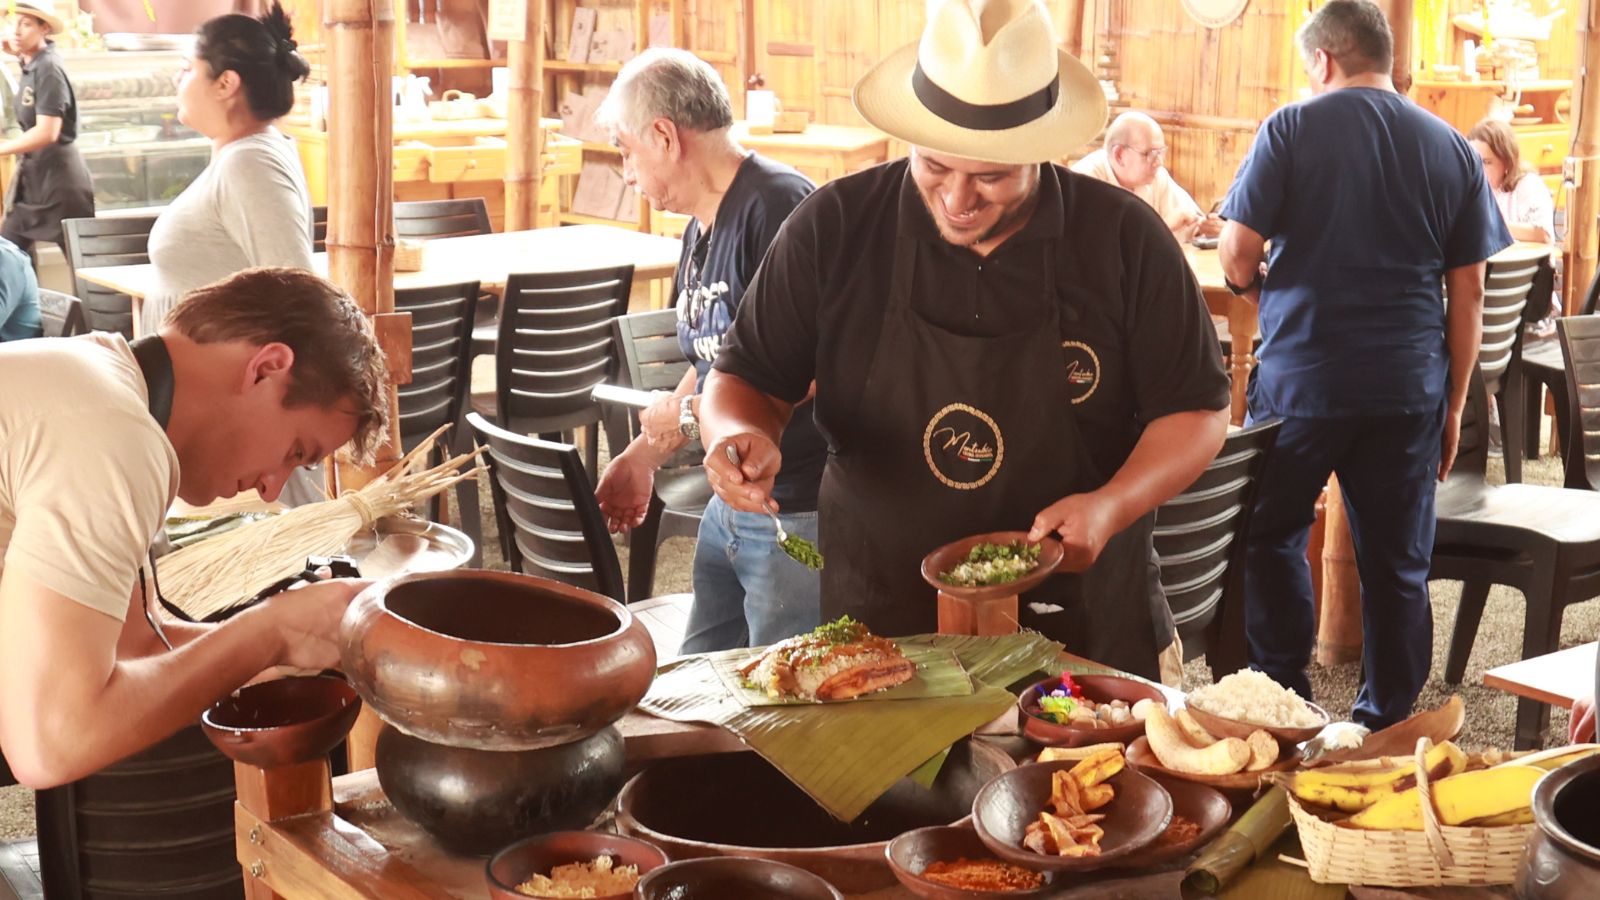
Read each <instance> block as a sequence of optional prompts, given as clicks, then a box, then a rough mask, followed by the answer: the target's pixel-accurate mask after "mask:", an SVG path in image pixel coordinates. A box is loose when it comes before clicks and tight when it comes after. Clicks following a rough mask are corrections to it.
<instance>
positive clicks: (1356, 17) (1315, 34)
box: [1295, 0, 1394, 75]
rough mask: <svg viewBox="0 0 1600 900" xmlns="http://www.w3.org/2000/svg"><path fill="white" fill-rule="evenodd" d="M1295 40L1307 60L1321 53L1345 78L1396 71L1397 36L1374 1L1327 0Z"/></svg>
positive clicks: (1303, 26) (1302, 27) (1301, 27)
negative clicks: (1337, 66)
mask: <svg viewBox="0 0 1600 900" xmlns="http://www.w3.org/2000/svg"><path fill="white" fill-rule="evenodd" d="M1295 39H1296V41H1297V42H1298V43H1299V45H1300V53H1301V55H1302V56H1304V57H1305V58H1306V59H1307V60H1310V59H1311V58H1312V56H1313V55H1314V54H1315V52H1316V51H1318V50H1321V51H1323V52H1324V53H1326V54H1328V55H1329V56H1331V57H1333V61H1334V62H1336V63H1338V64H1339V70H1340V71H1341V72H1343V73H1344V74H1346V75H1361V74H1364V73H1367V72H1378V73H1381V74H1384V75H1387V74H1389V73H1390V72H1391V71H1393V69H1394V33H1393V32H1392V31H1390V30H1389V20H1388V19H1385V18H1384V17H1383V10H1381V9H1379V8H1378V5H1377V4H1376V3H1373V2H1372V0H1328V3H1327V5H1325V6H1323V7H1322V8H1321V9H1319V10H1317V11H1316V12H1315V13H1312V15H1311V18H1310V19H1307V20H1306V23H1305V24H1304V25H1302V26H1300V32H1299V34H1297V35H1295Z"/></svg>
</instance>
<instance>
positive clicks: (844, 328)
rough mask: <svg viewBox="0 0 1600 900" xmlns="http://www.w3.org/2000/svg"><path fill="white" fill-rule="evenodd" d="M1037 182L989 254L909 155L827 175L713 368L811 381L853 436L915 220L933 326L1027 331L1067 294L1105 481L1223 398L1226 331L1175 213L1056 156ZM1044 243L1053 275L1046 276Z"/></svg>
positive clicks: (785, 393) (1068, 345)
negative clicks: (937, 218) (1148, 434)
mask: <svg viewBox="0 0 1600 900" xmlns="http://www.w3.org/2000/svg"><path fill="white" fill-rule="evenodd" d="M1039 182H1040V183H1039V199H1038V204H1037V206H1036V207H1035V209H1034V212H1033V215H1032V217H1031V218H1030V219H1029V221H1028V222H1027V224H1026V225H1024V226H1023V228H1022V229H1021V230H1019V231H1018V232H1017V233H1016V234H1014V235H1012V236H1011V237H1010V238H1008V239H1007V240H1006V241H1005V243H1003V244H1002V245H1001V246H1000V247H998V248H997V249H996V250H995V251H994V252H992V253H990V254H989V256H988V257H981V256H979V255H977V254H976V253H974V252H972V251H971V250H969V249H967V248H964V247H957V246H954V245H952V244H950V243H948V242H947V241H945V240H944V239H943V238H942V237H941V236H940V235H939V231H938V228H937V226H936V225H935V224H934V222H933V218H932V216H931V215H930V214H929V212H928V210H927V207H926V206H925V205H924V204H923V202H922V199H921V196H920V195H919V194H918V193H917V189H916V184H915V183H914V182H913V181H912V179H911V174H910V169H909V161H908V160H905V159H901V160H895V161H893V162H889V163H885V164H883V165H880V166H875V167H873V168H871V169H868V170H866V171H864V172H860V173H857V174H855V175H850V176H847V177H845V178H841V179H838V180H836V181H833V182H830V183H828V184H826V185H824V186H823V187H821V188H819V189H818V190H817V191H816V192H815V193H814V194H812V195H811V196H810V197H809V198H807V199H806V200H805V201H804V202H803V203H801V205H800V206H799V208H797V209H796V210H795V212H794V213H793V214H792V215H791V216H790V217H789V219H788V221H787V222H785V223H784V225H783V228H782V229H781V230H780V231H779V232H778V236H777V238H776V239H775V240H774V241H773V243H772V246H771V248H770V249H769V250H768V252H767V256H766V259H765V260H764V261H763V262H762V264H761V268H760V270H759V271H758V272H757V273H756V277H755V280H754V281H753V282H752V283H751V285H750V287H749V289H748V290H747V291H746V293H745V296H744V299H743V301H742V302H741V303H740V305H739V311H738V314H737V316H736V317H735V320H734V324H733V330H732V331H731V332H730V333H729V337H728V340H727V342H726V344H725V345H724V346H723V348H722V352H721V354H720V355H719V356H718V357H717V362H716V368H718V369H720V370H723V371H726V372H729V373H731V374H733V375H737V376H739V377H741V378H743V379H744V380H746V381H748V382H750V384H752V385H753V386H755V387H756V388H757V389H759V390H761V391H764V392H766V393H768V394H771V395H773V396H775V397H779V398H781V399H783V400H785V401H788V402H796V401H798V400H800V399H801V398H802V397H803V396H804V395H805V393H806V390H807V388H808V386H809V385H810V383H811V381H812V379H813V378H814V379H815V380H816V382H817V399H816V416H817V422H818V425H819V426H820V427H821V428H822V431H823V433H824V434H825V435H827V436H828V437H829V439H830V441H831V442H832V444H833V448H834V450H835V451H845V450H848V449H850V448H844V447H840V446H839V442H838V441H837V440H836V439H835V437H834V436H835V435H837V434H840V433H855V434H860V433H861V432H862V429H861V428H860V427H854V426H857V425H858V423H860V422H863V421H870V419H871V417H872V415H873V411H872V410H868V409H863V408H861V406H862V404H861V398H862V390H863V388H864V386H865V383H866V380H867V374H868V371H869V366H870V365H871V363H872V359H873V356H874V354H875V352H876V350H877V347H878V341H879V338H880V336H881V334H882V330H883V323H884V314H885V311H886V309H887V308H888V303H889V286H890V281H891V276H892V274H893V267H894V250H895V237H896V235H898V234H900V233H902V232H903V233H905V234H907V235H909V236H910V237H911V238H912V239H913V240H914V241H915V242H916V248H917V252H916V260H915V265H914V267H913V288H912V301H911V306H912V310H913V311H914V312H915V313H916V314H917V315H920V316H922V317H923V318H924V319H925V320H926V321H928V322H930V323H932V324H934V325H937V326H939V327H941V328H945V329H948V330H950V331H953V332H957V333H961V334H965V335H972V336H991V335H1000V334H1010V333H1015V332H1017V331H1019V330H1021V329H1024V328H1028V327H1038V326H1039V325H1041V324H1043V322H1045V321H1047V320H1048V319H1047V314H1044V313H1042V312H1041V310H1042V309H1043V308H1044V307H1042V306H1041V303H1040V301H1041V299H1042V298H1045V297H1053V298H1054V299H1055V302H1056V304H1057V308H1058V310H1059V315H1058V320H1059V327H1060V330H1061V340H1062V365H1063V366H1065V367H1068V368H1069V370H1070V371H1071V372H1072V373H1074V377H1073V378H1071V379H1070V384H1071V387H1070V388H1069V389H1070V390H1073V391H1074V392H1076V394H1077V396H1075V397H1074V400H1075V406H1074V411H1075V412H1076V413H1077V415H1078V427H1079V430H1080V431H1081V433H1082V434H1083V435H1084V436H1085V439H1086V440H1087V441H1088V443H1089V448H1088V449H1089V453H1090V456H1091V458H1092V459H1093V460H1094V461H1095V463H1096V464H1097V467H1098V468H1099V470H1100V476H1101V478H1102V479H1108V478H1109V477H1110V476H1111V475H1112V474H1113V473H1115V472H1116V470H1117V469H1119V468H1121V466H1122V464H1123V462H1125V461H1126V460H1127V457H1128V454H1129V453H1130V452H1131V451H1132V449H1133V446H1134V444H1135V443H1136V442H1137V441H1138V439H1139V435H1140V434H1141V433H1142V431H1143V428H1144V425H1145V424H1147V423H1148V422H1150V421H1152V420H1154V419H1157V418H1160V417H1161V416H1165V415H1169V414H1172V413H1177V412H1185V411H1191V410H1218V409H1224V408H1226V407H1227V406H1228V402H1229V394H1228V377H1227V374H1226V373H1225V372H1224V371H1223V368H1222V357H1221V352H1220V349H1219V347H1218V344H1217V337H1216V331H1215V328H1214V327H1213V325H1212V324H1211V317H1210V315H1209V313H1208V312H1207V310H1206V306H1205V299H1204V297H1203V295H1202V294H1201V293H1200V287H1199V285H1198V284H1197V283H1196V281H1195V278H1194V275H1193V273H1192V272H1191V271H1190V269H1189V265H1188V262H1187V261H1186V260H1185V259H1184V256H1183V250H1182V248H1180V247H1179V246H1178V243H1177V241H1176V240H1174V239H1173V236H1172V232H1170V231H1169V230H1168V229H1167V226H1166V224H1165V223H1163V222H1162V221H1161V218H1160V217H1159V216H1158V215H1156V213H1155V211H1154V210H1152V209H1151V208H1150V207H1149V206H1148V205H1147V204H1145V203H1144V201H1142V200H1140V199H1139V198H1138V197H1136V196H1134V195H1133V194H1131V193H1129V192H1128V191H1125V190H1123V189H1122V188H1120V187H1117V186H1115V185H1110V184H1106V183H1104V182H1101V181H1097V180H1095V179H1092V178H1089V177H1086V176H1083V175H1078V174H1076V173H1072V172H1068V171H1067V170H1066V169H1064V168H1062V167H1060V166H1056V165H1054V164H1050V165H1045V166H1043V168H1042V170H1041V173H1040V179H1039ZM1046 254H1049V255H1050V256H1051V257H1053V260H1054V270H1055V277H1054V282H1055V283H1054V284H1046V283H1045V275H1044V273H1045V271H1046V269H1045V265H1044V263H1045V255H1046ZM1085 348H1087V350H1088V351H1092V352H1086V349H1085ZM918 365H926V366H930V367H932V366H938V365H940V361H939V360H927V361H923V362H919V363H918ZM1034 387H1036V386H1035V385H1029V384H1020V385H1016V386H1015V389H1016V390H1019V391H1028V390H1031V389H1033V388H1034ZM866 449H870V448H866Z"/></svg>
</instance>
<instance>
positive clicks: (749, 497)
mask: <svg viewBox="0 0 1600 900" xmlns="http://www.w3.org/2000/svg"><path fill="white" fill-rule="evenodd" d="M729 447H732V448H733V449H734V453H735V454H736V455H737V456H738V458H739V460H740V464H739V465H734V464H733V461H732V460H731V459H730V458H729V456H728V449H727V448H729ZM782 463H783V454H782V453H780V452H779V451H778V445H777V444H775V443H773V442H772V439H771V438H769V437H767V436H766V435H763V434H757V433H755V432H750V431H746V432H741V433H738V434H730V435H728V436H727V437H724V438H720V439H718V440H717V441H716V442H715V443H713V444H712V445H711V446H709V447H707V448H706V480H708V481H710V482H711V489H712V490H713V491H716V493H717V496H718V497H721V498H722V502H724V503H726V504H728V505H729V506H731V507H733V508H734V509H737V510H742V511H744V512H753V513H762V514H766V513H767V512H769V511H776V510H777V508H778V505H777V504H776V503H774V502H773V501H772V480H773V479H774V478H776V477H777V475H778V467H779V466H780V465H782Z"/></svg>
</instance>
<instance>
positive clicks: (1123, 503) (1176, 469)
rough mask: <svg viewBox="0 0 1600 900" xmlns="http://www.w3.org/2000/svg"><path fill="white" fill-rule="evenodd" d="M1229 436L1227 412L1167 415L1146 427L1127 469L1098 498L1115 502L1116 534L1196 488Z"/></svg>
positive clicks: (1134, 448) (1129, 459)
mask: <svg viewBox="0 0 1600 900" xmlns="http://www.w3.org/2000/svg"><path fill="white" fill-rule="evenodd" d="M1227 433H1228V411H1227V410H1226V409H1219V410H1216V411H1212V410H1192V411H1189V412H1180V413H1173V414H1171V415H1167V416H1162V417H1161V418H1159V419H1156V420H1155V421H1153V422H1151V423H1150V424H1149V425H1147V426H1145V429H1144V434H1143V435H1142V436H1140V438H1139V442H1138V443H1137V444H1135V445H1134V447H1133V452H1132V453H1130V454H1129V455H1128V459H1127V461H1126V462H1124V463H1123V464H1122V468H1120V469H1118V470H1117V472H1116V474H1115V475H1113V476H1111V480H1110V481H1108V482H1106V484H1105V486H1104V487H1102V488H1100V489H1099V490H1098V491H1096V492H1095V493H1097V494H1100V495H1101V496H1103V497H1104V498H1106V499H1107V500H1110V501H1111V502H1112V507H1113V509H1114V510H1115V516H1114V520H1113V524H1114V526H1115V528H1114V530H1115V531H1122V530H1123V529H1124V528H1127V527H1128V526H1129V525H1132V524H1133V523H1134V522H1136V521H1138V520H1139V518H1140V517H1142V516H1143V515H1144V514H1145V513H1148V512H1150V511H1151V510H1153V509H1155V508H1156V507H1158V506H1160V505H1161V504H1163V503H1165V502H1167V501H1168V500H1171V499H1172V498H1173V497H1176V496H1177V495H1178V494H1180V493H1182V492H1183V490H1184V489H1185V488H1187V487H1188V486H1189V485H1191V484H1194V482H1195V479H1197V478H1199V477H1200V473H1202V472H1204V471H1205V470H1206V466H1209V465H1210V464H1211V461H1212V460H1214V459H1216V456H1217V451H1218V450H1220V449H1222V440H1223V438H1225V437H1226V436H1227Z"/></svg>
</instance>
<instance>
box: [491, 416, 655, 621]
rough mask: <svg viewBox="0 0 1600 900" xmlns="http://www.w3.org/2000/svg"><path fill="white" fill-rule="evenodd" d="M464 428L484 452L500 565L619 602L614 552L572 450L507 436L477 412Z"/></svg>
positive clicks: (622, 597) (620, 587)
mask: <svg viewBox="0 0 1600 900" xmlns="http://www.w3.org/2000/svg"><path fill="white" fill-rule="evenodd" d="M467 424H468V426H469V427H470V429H471V431H472V434H473V437H474V438H475V439H476V440H477V442H478V443H479V445H486V446H488V448H489V452H488V453H487V454H486V455H485V456H484V460H485V465H486V466H487V467H488V469H489V490H490V494H491V495H492V496H493V497H494V517H495V521H496V522H497V523H498V524H499V526H500V535H501V543H502V544H504V546H505V549H506V565H507V566H508V567H509V568H510V569H511V570H512V571H513V572H521V573H523V574H525V575H537V576H540V577H543V578H550V579H554V580H556V581H559V582H562V583H563V584H570V585H574V586H576V587H581V588H586V589H588V590H591V591H595V592H597V593H601V594H605V595H606V596H607V597H610V598H612V599H614V600H616V601H617V602H619V603H625V602H627V598H626V596H625V591H624V589H623V584H622V566H621V564H620V563H619V562H618V560H617V548H616V546H615V545H614V544H612V543H611V535H610V534H609V533H608V532H607V531H606V520H605V516H604V515H603V514H602V513H601V512H600V506H599V504H597V503H596V502H595V499H594V486H593V484H592V483H591V482H590V480H589V473H588V471H587V470H586V469H585V468H584V465H583V460H582V459H581V458H580V456H579V454H578V449H577V448H576V447H573V446H572V445H571V444H560V443H555V442H553V441H546V440H541V439H539V438H531V437H524V436H523V435H520V434H515V433H513V432H510V431H507V430H505V429H504V428H499V427H497V426H495V425H492V424H490V423H489V422H488V421H486V420H485V419H484V417H483V416H481V415H478V414H477V413H468V414H467Z"/></svg>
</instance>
